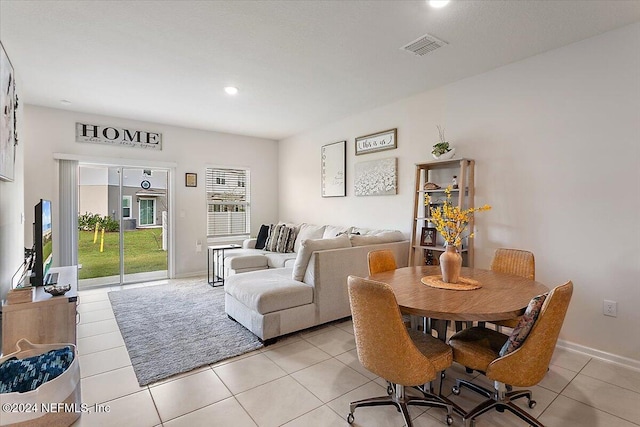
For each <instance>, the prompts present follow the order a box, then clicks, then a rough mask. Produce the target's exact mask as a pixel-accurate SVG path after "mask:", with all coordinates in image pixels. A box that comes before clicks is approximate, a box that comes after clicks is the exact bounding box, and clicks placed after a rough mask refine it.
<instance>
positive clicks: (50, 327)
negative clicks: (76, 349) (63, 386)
mask: <svg viewBox="0 0 640 427" xmlns="http://www.w3.org/2000/svg"><path fill="white" fill-rule="evenodd" d="M50 272H51V273H58V284H60V285H66V284H70V285H71V289H69V290H68V291H67V292H66V293H65V294H64V295H60V296H57V297H54V296H52V295H50V294H48V293H46V292H45V291H44V287H42V286H38V287H35V288H33V289H32V290H31V292H32V298H31V302H25V303H17V304H15V303H14V304H8V303H7V302H6V301H3V302H2V354H3V355H7V354H9V353H13V352H14V351H16V350H17V349H16V346H15V345H16V343H17V342H18V340H19V339H20V338H26V339H28V340H29V341H31V342H32V343H34V344H56V343H71V344H76V305H77V304H78V267H77V266H75V265H73V266H69V267H55V268H51V269H50ZM25 292H26V291H25Z"/></svg>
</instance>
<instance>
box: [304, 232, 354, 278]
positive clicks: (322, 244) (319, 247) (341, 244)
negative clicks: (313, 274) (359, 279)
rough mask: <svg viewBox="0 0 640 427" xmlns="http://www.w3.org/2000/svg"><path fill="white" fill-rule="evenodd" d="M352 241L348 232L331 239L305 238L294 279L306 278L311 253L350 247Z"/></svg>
mask: <svg viewBox="0 0 640 427" xmlns="http://www.w3.org/2000/svg"><path fill="white" fill-rule="evenodd" d="M350 247H351V242H350V241H349V237H347V235H346V234H341V235H339V236H338V237H334V238H330V239H307V240H303V241H302V244H301V246H300V252H298V256H297V257H296V262H295V264H293V272H292V277H293V279H294V280H300V281H302V280H304V273H305V271H307V264H309V260H310V259H311V254H313V253H314V252H315V251H324V250H327V249H340V248H350Z"/></svg>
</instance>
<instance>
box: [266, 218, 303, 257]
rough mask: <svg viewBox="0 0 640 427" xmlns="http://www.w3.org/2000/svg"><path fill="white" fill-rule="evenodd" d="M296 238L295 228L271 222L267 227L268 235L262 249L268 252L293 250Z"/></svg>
mask: <svg viewBox="0 0 640 427" xmlns="http://www.w3.org/2000/svg"><path fill="white" fill-rule="evenodd" d="M295 240H296V228H295V227H288V226H286V225H284V224H273V225H271V226H270V227H269V237H267V241H266V243H265V246H264V249H265V250H267V251H270V252H281V253H286V252H293V246H294V244H295Z"/></svg>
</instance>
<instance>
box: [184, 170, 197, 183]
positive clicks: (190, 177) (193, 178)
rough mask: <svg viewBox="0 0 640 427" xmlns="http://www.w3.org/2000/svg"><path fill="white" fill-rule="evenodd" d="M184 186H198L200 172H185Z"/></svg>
mask: <svg viewBox="0 0 640 427" xmlns="http://www.w3.org/2000/svg"><path fill="white" fill-rule="evenodd" d="M184 186H185V187H197V186H198V174H196V173H191V172H187V173H185V174H184Z"/></svg>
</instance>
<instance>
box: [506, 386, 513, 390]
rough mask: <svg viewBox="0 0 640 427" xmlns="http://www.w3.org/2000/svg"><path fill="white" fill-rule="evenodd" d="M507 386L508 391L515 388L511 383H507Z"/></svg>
mask: <svg viewBox="0 0 640 427" xmlns="http://www.w3.org/2000/svg"><path fill="white" fill-rule="evenodd" d="M505 388H506V389H507V391H512V390H513V386H512V385H509V384H506V385H505Z"/></svg>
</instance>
